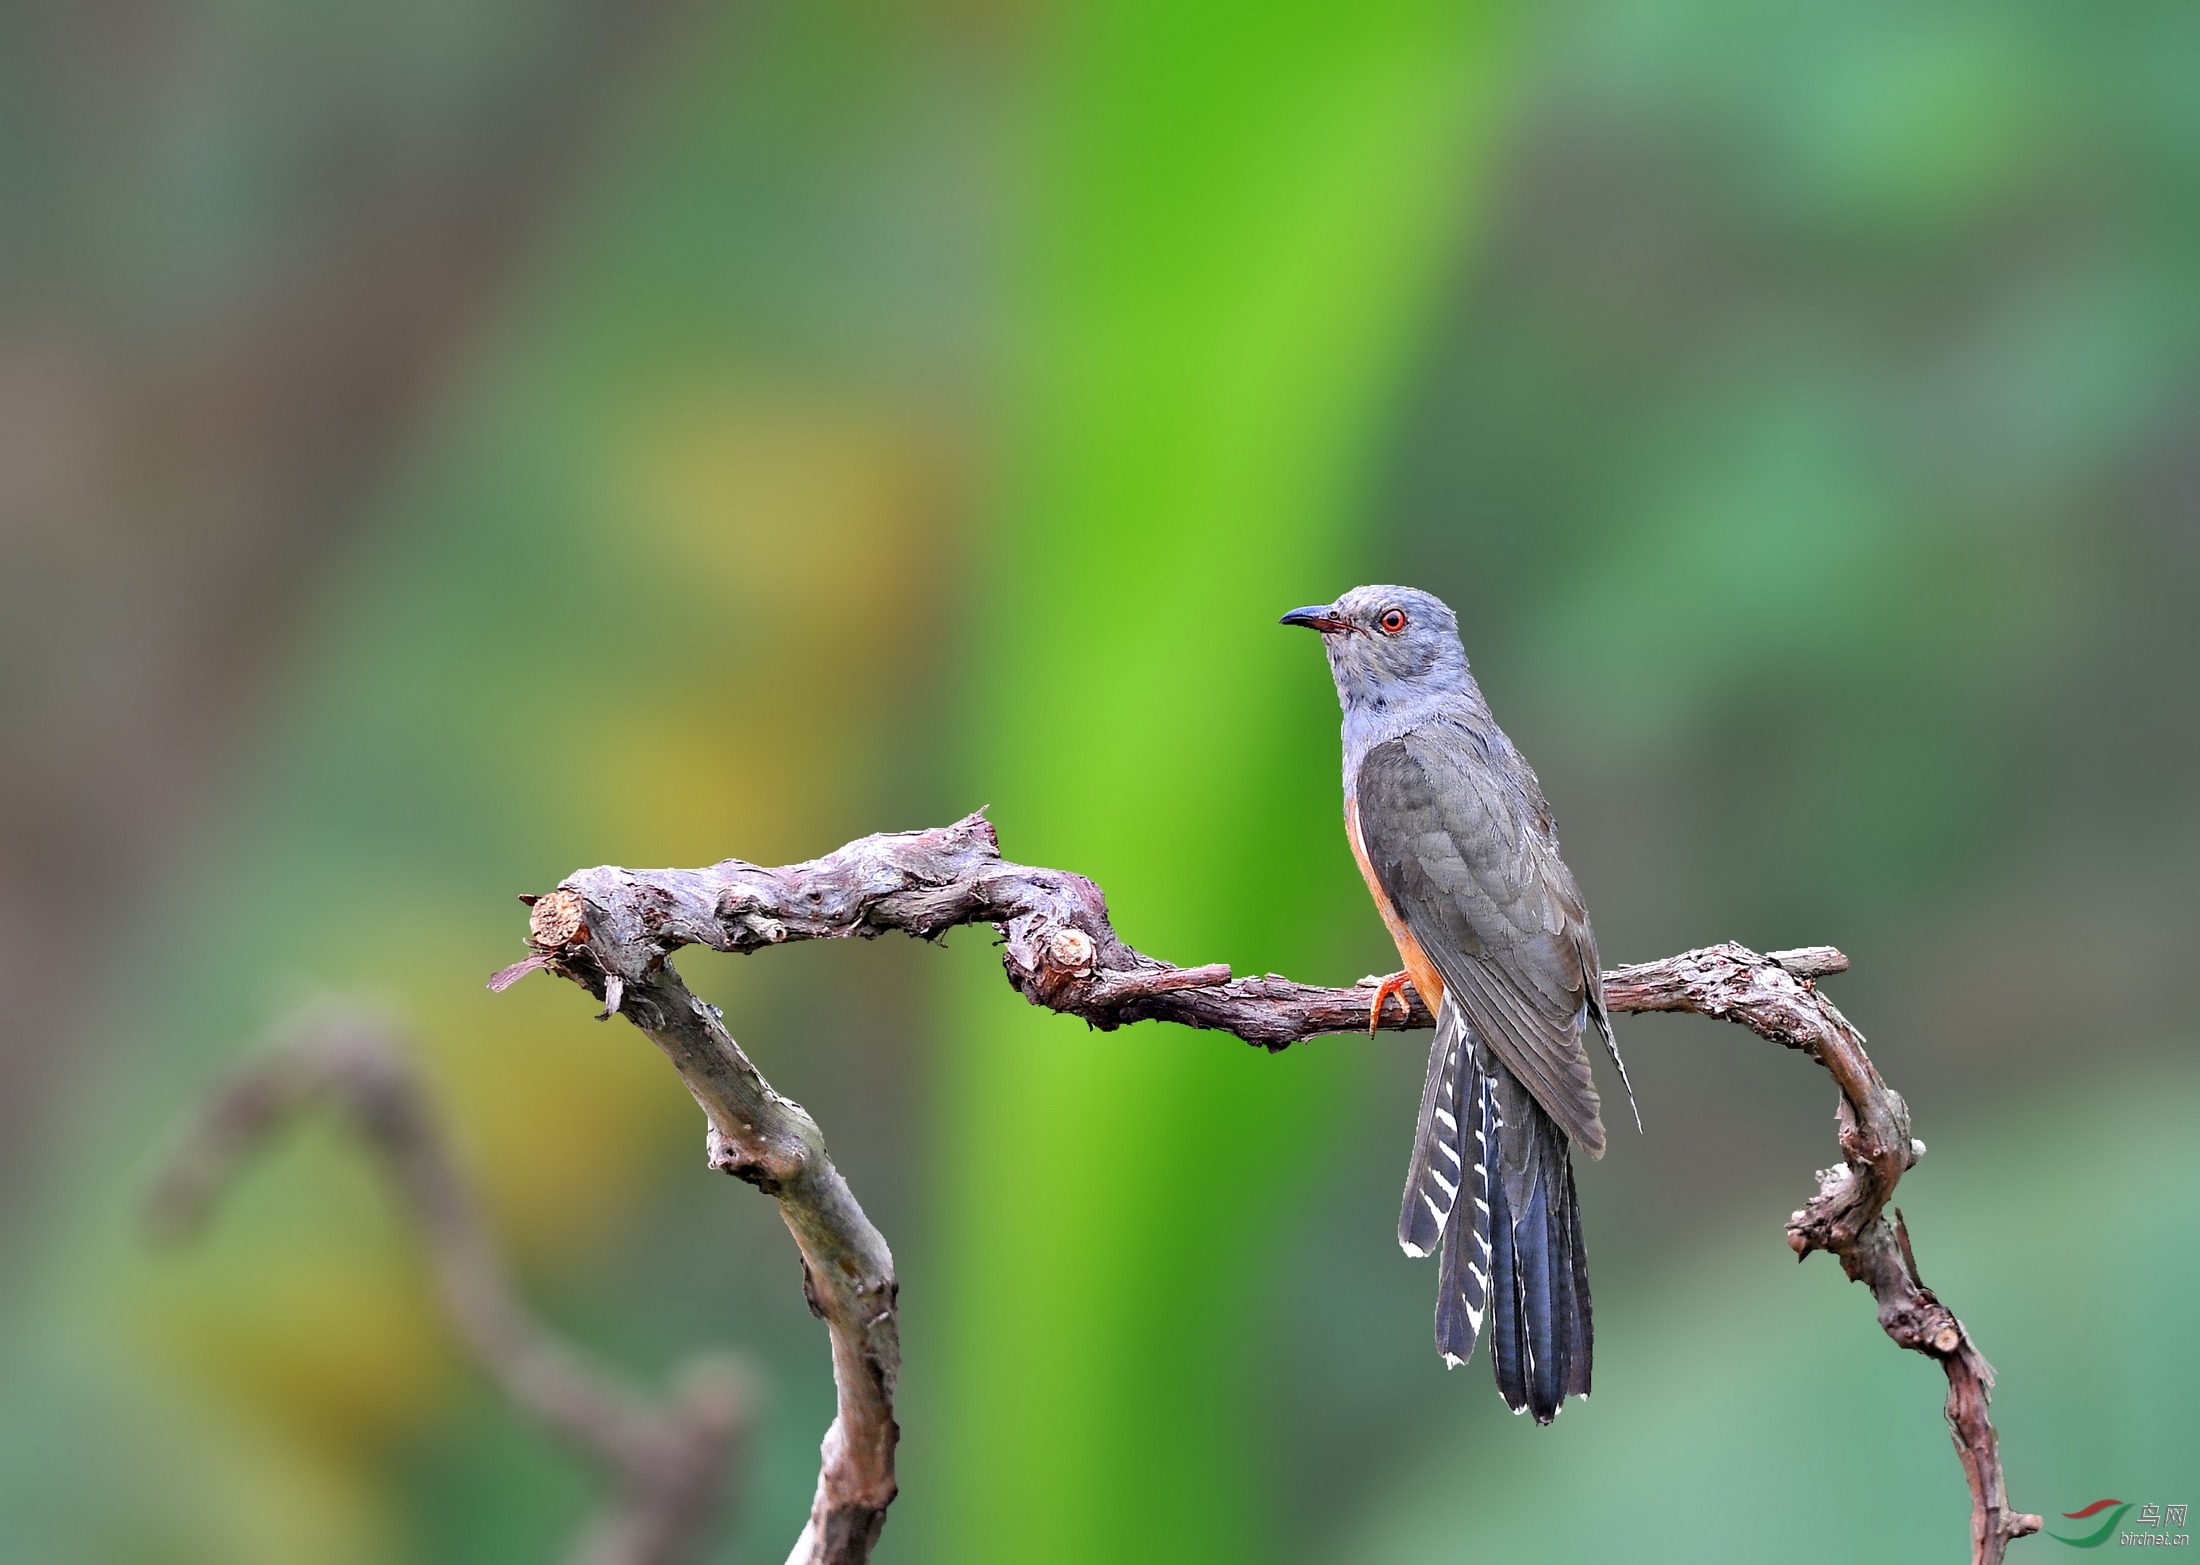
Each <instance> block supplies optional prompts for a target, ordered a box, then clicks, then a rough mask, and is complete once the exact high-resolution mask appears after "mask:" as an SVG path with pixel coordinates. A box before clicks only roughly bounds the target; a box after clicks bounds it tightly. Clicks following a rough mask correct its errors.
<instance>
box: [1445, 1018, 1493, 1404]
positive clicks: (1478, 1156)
mask: <svg viewBox="0 0 2200 1565" xmlns="http://www.w3.org/2000/svg"><path fill="white" fill-rule="evenodd" d="M1461 1063H1462V1066H1463V1068H1464V1073H1465V1075H1466V1078H1467V1079H1466V1082H1465V1084H1464V1085H1463V1087H1462V1088H1461V1098H1462V1101H1463V1104H1464V1110H1465V1112H1464V1116H1463V1117H1464V1119H1465V1127H1464V1128H1465V1134H1464V1136H1463V1137H1462V1138H1461V1149H1462V1151H1463V1152H1464V1153H1465V1155H1466V1164H1467V1177H1466V1180H1465V1182H1464V1183H1463V1184H1462V1185H1461V1186H1460V1189H1459V1201H1460V1209H1459V1210H1457V1211H1455V1212H1454V1213H1453V1214H1452V1215H1453V1217H1454V1219H1455V1220H1454V1221H1453V1222H1452V1223H1450V1224H1449V1225H1448V1226H1447V1227H1446V1228H1445V1230H1444V1253H1443V1257H1442V1259H1441V1260H1439V1261H1438V1262H1437V1263H1436V1348H1437V1351H1438V1352H1440V1353H1442V1354H1443V1355H1444V1363H1445V1364H1446V1365H1447V1366H1448V1367H1450V1368H1452V1369H1457V1368H1458V1367H1459V1366H1460V1365H1461V1364H1464V1363H1465V1362H1466V1361H1467V1360H1468V1359H1470V1358H1472V1357H1474V1341H1475V1338H1477V1337H1479V1336H1480V1335H1481V1334H1482V1312H1483V1310H1484V1309H1485V1308H1487V1306H1488V1304H1489V1300H1490V1148H1491V1146H1492V1145H1493V1144H1494V1142H1493V1140H1492V1136H1493V1132H1494V1130H1495V1128H1496V1115H1495V1111H1494V1105H1493V1103H1492V1100H1491V1097H1490V1080H1489V1078H1488V1077H1487V1076H1485V1075H1483V1074H1482V1073H1481V1072H1480V1071H1478V1070H1476V1069H1475V1066H1474V1049H1473V1047H1472V1045H1471V1044H1470V1045H1469V1046H1468V1047H1467V1048H1465V1049H1463V1050H1462V1051H1461Z"/></svg>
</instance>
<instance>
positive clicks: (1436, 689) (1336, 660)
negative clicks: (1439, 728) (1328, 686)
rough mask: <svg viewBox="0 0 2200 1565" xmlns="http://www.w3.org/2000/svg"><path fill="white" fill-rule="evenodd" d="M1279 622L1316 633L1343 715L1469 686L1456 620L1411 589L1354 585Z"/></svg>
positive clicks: (1447, 609) (1440, 603)
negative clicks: (1354, 710) (1334, 679)
mask: <svg viewBox="0 0 2200 1565" xmlns="http://www.w3.org/2000/svg"><path fill="white" fill-rule="evenodd" d="M1282 622H1283V623H1284V624H1286V625H1304V626H1306V627H1307V628H1308V629H1310V630H1318V631H1320V632H1321V633H1322V643H1323V645H1324V647H1325V648H1326V649H1327V651H1328V653H1329V671H1330V673H1331V674H1333V675H1335V676H1336V680H1337V699H1338V700H1340V701H1341V702H1343V703H1344V708H1345V710H1346V711H1347V712H1350V711H1352V710H1353V709H1355V708H1363V709H1364V708H1372V709H1374V710H1377V711H1380V710H1383V709H1384V708H1386V707H1393V706H1400V705H1406V704H1410V703H1412V702H1413V701H1414V700H1415V698H1416V697H1421V696H1426V695H1431V694H1436V693H1440V692H1446V691H1455V690H1458V689H1460V688H1461V687H1462V686H1466V687H1468V688H1471V685H1470V684H1469V681H1468V679H1467V654H1466V651H1465V650H1464V649H1463V648H1462V647H1461V646H1460V645H1459V617H1458V616H1457V615H1455V614H1453V613H1452V612H1451V609H1450V606H1449V605H1447V604H1446V603H1445V602H1444V600H1443V599H1441V598H1438V597H1436V596H1434V595H1432V594H1430V593H1426V592H1423V591H1421V590H1420V589H1419V588H1418V587H1354V588H1353V589H1352V590H1351V591H1350V592H1348V593H1346V594H1344V596H1342V597H1341V598H1339V599H1338V600H1337V601H1336V602H1335V603H1326V604H1316V605H1314V606H1313V607H1311V608H1304V609H1293V610H1292V611H1291V612H1290V613H1288V614H1286V615H1284V617H1283V621H1282Z"/></svg>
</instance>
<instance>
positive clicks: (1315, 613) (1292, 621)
mask: <svg viewBox="0 0 2200 1565" xmlns="http://www.w3.org/2000/svg"><path fill="white" fill-rule="evenodd" d="M1276 623H1277V624H1279V625H1304V626H1305V627H1306V628H1307V629H1308V630H1318V631H1320V632H1321V633H1322V634H1323V635H1325V636H1334V635H1336V634H1337V633H1338V632H1339V631H1346V630H1350V629H1352V628H1353V626H1352V621H1350V620H1348V619H1346V618H1345V617H1344V616H1343V615H1341V614H1339V613H1338V612H1337V611H1336V609H1335V608H1334V607H1332V606H1331V605H1329V604H1327V603H1317V604H1315V605H1313V606H1312V607H1311V608H1304V609H1293V610H1292V611H1291V612H1290V613H1288V614H1286V615H1284V617H1283V618H1282V619H1280V620H1278V621H1276Z"/></svg>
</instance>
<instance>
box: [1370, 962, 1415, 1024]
mask: <svg viewBox="0 0 2200 1565" xmlns="http://www.w3.org/2000/svg"><path fill="white" fill-rule="evenodd" d="M1412 983H1413V980H1412V979H1411V978H1409V977H1407V976H1406V975H1405V974H1404V973H1392V974H1391V975H1390V976H1389V977H1388V978H1386V979H1384V980H1383V981H1382V982H1381V983H1379V984H1377V985H1376V986H1375V1003H1374V1004H1372V1005H1370V1006H1369V1007H1368V1008H1367V1035H1368V1036H1369V1037H1370V1038H1372V1037H1374V1036H1375V1029H1376V1028H1377V1027H1379V1026H1381V1025H1382V1021H1383V1002H1385V1001H1386V1000H1390V999H1393V998H1395V999H1396V1000H1397V1002H1398V1009H1399V1010H1400V1011H1401V1012H1403V1013H1404V1014H1405V1015H1407V1016H1411V1015H1412V1014H1413V1002H1412V1001H1411V1000H1409V999H1407V998H1406V991H1407V990H1408V989H1409V988H1410V987H1411V986H1412Z"/></svg>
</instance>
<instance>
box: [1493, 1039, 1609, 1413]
mask: <svg viewBox="0 0 2200 1565" xmlns="http://www.w3.org/2000/svg"><path fill="white" fill-rule="evenodd" d="M1486 1063H1487V1065H1488V1068H1489V1074H1488V1076H1487V1078H1485V1082H1484V1085H1485V1089H1486V1091H1487V1092H1488V1094H1489V1096H1490V1099H1491V1105H1492V1116H1493V1120H1494V1124H1493V1127H1492V1135H1493V1140H1494V1143H1495V1147H1496V1156H1495V1159H1494V1162H1495V1165H1496V1166H1495V1167H1494V1169H1493V1170H1492V1177H1491V1180H1490V1209H1491V1211H1490V1224H1491V1226H1490V1232H1491V1236H1492V1244H1493V1252H1494V1253H1493V1255H1492V1257H1491V1268H1490V1273H1491V1276H1490V1290H1491V1302H1490V1355H1491V1358H1492V1359H1493V1361H1494V1364H1495V1368H1496V1371H1497V1389H1498V1393H1499V1394H1500V1395H1501V1396H1503V1397H1504V1399H1505V1404H1506V1406H1508V1407H1510V1408H1511V1409H1512V1410H1513V1411H1514V1412H1516V1413H1519V1412H1530V1413H1533V1414H1534V1415H1535V1421H1536V1422H1537V1423H1539V1424H1547V1423H1549V1422H1550V1421H1551V1420H1552V1419H1553V1418H1555V1417H1557V1416H1558V1410H1559V1407H1560V1405H1561V1404H1562V1403H1563V1402H1564V1400H1565V1399H1566V1398H1567V1397H1569V1396H1587V1395H1588V1394H1589V1370H1590V1361H1591V1358H1592V1356H1593V1351H1594V1346H1595V1332H1594V1328H1593V1326H1592V1324H1591V1320H1590V1312H1589V1268H1588V1257H1587V1254H1586V1252H1585V1251H1584V1249H1583V1248H1582V1243H1581V1208H1580V1204H1579V1202H1578V1201H1577V1200H1576V1199H1575V1196H1574V1170H1573V1163H1572V1160H1571V1159H1570V1158H1569V1157H1568V1156H1567V1151H1566V1134H1565V1132H1564V1131H1562V1130H1560V1129H1559V1128H1558V1126H1557V1124H1556V1123H1555V1122H1554V1121H1553V1120H1552V1119H1551V1117H1550V1116H1549V1115H1548V1114H1546V1113H1544V1112H1543V1109H1542V1107H1541V1106H1540V1105H1538V1104H1537V1103H1536V1101H1535V1099H1534V1098H1532V1097H1531V1096H1529V1094H1528V1092H1527V1089H1526V1088H1524V1087H1522V1086H1521V1085H1520V1083H1519V1082H1518V1081H1516V1080H1514V1079H1513V1077H1512V1075H1511V1073H1510V1072H1508V1071H1506V1070H1505V1068H1504V1066H1502V1065H1500V1064H1497V1063H1496V1062H1495V1061H1489V1062H1486Z"/></svg>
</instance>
